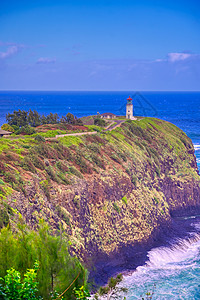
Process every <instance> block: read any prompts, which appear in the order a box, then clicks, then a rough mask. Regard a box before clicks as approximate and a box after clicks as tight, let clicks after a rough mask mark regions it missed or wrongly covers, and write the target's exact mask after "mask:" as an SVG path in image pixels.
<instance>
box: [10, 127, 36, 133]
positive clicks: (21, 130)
mask: <svg viewBox="0 0 200 300" xmlns="http://www.w3.org/2000/svg"><path fill="white" fill-rule="evenodd" d="M15 133H16V134H25V135H31V134H34V133H36V131H35V129H34V128H33V127H31V126H29V125H27V126H22V127H21V128H19V129H18V130H17V131H16V132H15Z"/></svg>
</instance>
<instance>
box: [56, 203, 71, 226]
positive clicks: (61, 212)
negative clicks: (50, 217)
mask: <svg viewBox="0 0 200 300" xmlns="http://www.w3.org/2000/svg"><path fill="white" fill-rule="evenodd" d="M56 212H57V214H58V216H59V217H60V218H61V219H62V220H63V221H64V222H65V223H66V224H67V225H69V226H70V219H69V216H68V215H67V214H66V212H65V210H64V209H63V208H62V207H61V206H59V205H57V206H56Z"/></svg>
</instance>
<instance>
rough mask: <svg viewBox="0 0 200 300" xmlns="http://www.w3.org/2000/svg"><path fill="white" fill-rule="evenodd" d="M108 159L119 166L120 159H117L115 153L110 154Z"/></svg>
mask: <svg viewBox="0 0 200 300" xmlns="http://www.w3.org/2000/svg"><path fill="white" fill-rule="evenodd" d="M110 158H111V159H112V160H114V161H115V162H117V163H118V164H120V159H119V157H118V156H117V155H116V154H115V153H113V154H111V155H110Z"/></svg>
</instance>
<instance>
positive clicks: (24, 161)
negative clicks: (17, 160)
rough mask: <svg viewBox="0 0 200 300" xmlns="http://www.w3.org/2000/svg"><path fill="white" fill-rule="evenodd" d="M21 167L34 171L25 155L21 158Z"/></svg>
mask: <svg viewBox="0 0 200 300" xmlns="http://www.w3.org/2000/svg"><path fill="white" fill-rule="evenodd" d="M21 167H22V168H23V169H24V170H26V171H30V172H32V173H35V172H36V169H35V166H34V165H33V163H32V161H31V159H30V157H28V156H25V157H24V159H23V160H22V163H21Z"/></svg>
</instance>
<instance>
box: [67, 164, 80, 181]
mask: <svg viewBox="0 0 200 300" xmlns="http://www.w3.org/2000/svg"><path fill="white" fill-rule="evenodd" d="M69 171H70V173H71V174H73V175H75V176H77V177H79V178H83V175H82V174H81V172H79V171H78V170H77V169H76V168H75V167H73V166H70V167H69Z"/></svg>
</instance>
